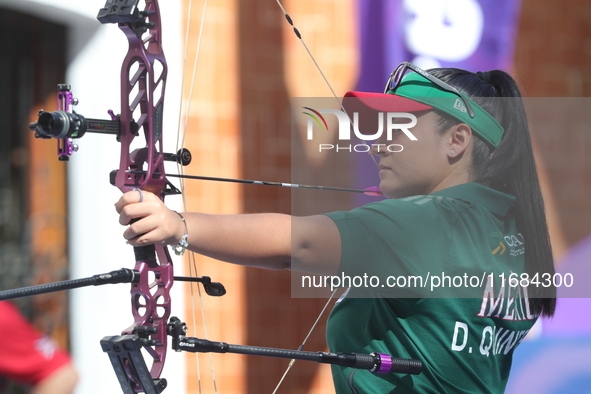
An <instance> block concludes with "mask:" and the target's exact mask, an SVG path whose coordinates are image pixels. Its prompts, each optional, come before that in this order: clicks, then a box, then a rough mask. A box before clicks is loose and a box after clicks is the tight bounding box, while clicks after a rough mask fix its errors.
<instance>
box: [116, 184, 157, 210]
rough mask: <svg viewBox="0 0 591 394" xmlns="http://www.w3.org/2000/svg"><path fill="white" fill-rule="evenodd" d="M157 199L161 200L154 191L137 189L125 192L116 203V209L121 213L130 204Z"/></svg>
mask: <svg viewBox="0 0 591 394" xmlns="http://www.w3.org/2000/svg"><path fill="white" fill-rule="evenodd" d="M156 200H158V201H160V199H159V198H158V197H157V196H156V195H155V194H154V193H150V192H147V191H145V190H140V189H136V190H132V191H130V192H127V193H124V194H123V195H122V196H121V198H120V199H119V201H117V202H116V203H115V209H116V210H117V213H121V210H122V209H123V208H125V207H126V206H128V205H130V204H137V203H140V202H154V201H156Z"/></svg>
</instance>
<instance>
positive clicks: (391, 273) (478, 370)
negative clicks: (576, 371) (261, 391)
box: [327, 183, 537, 393]
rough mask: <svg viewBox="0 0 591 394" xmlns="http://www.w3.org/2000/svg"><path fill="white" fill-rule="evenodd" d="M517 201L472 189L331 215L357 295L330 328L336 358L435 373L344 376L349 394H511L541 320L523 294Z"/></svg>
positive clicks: (339, 372) (340, 374) (339, 377)
mask: <svg viewBox="0 0 591 394" xmlns="http://www.w3.org/2000/svg"><path fill="white" fill-rule="evenodd" d="M514 202H515V198H514V197H512V196H509V195H507V194H504V193H501V192H498V191H495V190H493V189H490V188H487V187H485V186H482V185H479V184H476V183H468V184H462V185H458V186H455V187H451V188H449V189H445V190H441V191H439V192H436V193H433V194H431V195H428V196H413V197H408V198H403V199H398V200H384V201H381V202H377V203H373V204H368V205H366V206H363V207H361V208H357V209H354V210H352V211H349V212H334V213H331V214H328V216H329V217H330V218H331V219H332V220H333V221H334V222H335V223H336V225H337V227H338V229H339V232H340V234H341V241H342V260H341V276H342V279H343V283H347V282H346V280H345V279H346V278H349V284H347V286H351V287H352V291H351V292H350V293H349V295H348V296H347V297H345V298H343V299H341V300H339V302H337V304H336V305H335V307H334V309H333V311H332V313H331V316H330V318H329V321H328V327H327V340H328V344H329V347H330V350H331V351H332V352H345V353H353V352H354V353H386V354H389V355H391V356H393V357H400V358H411V359H417V360H420V361H421V362H422V363H423V372H422V373H421V374H419V375H402V374H385V375H378V374H373V373H371V372H370V371H366V370H353V369H352V368H344V367H338V366H334V367H333V378H334V383H335V388H336V391H337V393H350V392H357V393H446V392H447V393H502V392H503V391H504V388H505V386H506V384H507V379H508V377H509V370H510V367H511V359H512V354H513V351H514V349H515V348H516V346H517V345H518V344H519V343H520V342H521V340H522V339H523V338H524V337H525V335H526V334H527V332H528V331H529V329H530V328H531V327H532V326H533V324H534V323H535V321H536V318H537V316H534V315H533V314H532V313H531V311H530V306H529V299H528V296H527V288H526V287H521V286H520V285H519V283H520V282H519V278H520V276H519V275H520V274H521V273H523V272H524V239H523V237H522V236H521V234H520V233H519V232H518V230H517V227H516V225H515V217H514V215H513V213H512V207H513V203H514ZM363 278H365V279H364V280H362V279H363ZM368 278H369V279H368Z"/></svg>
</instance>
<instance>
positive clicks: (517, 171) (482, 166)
mask: <svg viewBox="0 0 591 394" xmlns="http://www.w3.org/2000/svg"><path fill="white" fill-rule="evenodd" d="M429 73H431V74H432V75H434V76H435V77H437V78H439V79H441V80H443V81H445V82H447V83H449V84H450V85H452V86H454V87H455V88H457V89H458V90H460V91H461V92H462V93H463V94H465V95H467V96H469V97H470V98H471V99H472V100H474V101H475V102H476V103H477V104H478V105H480V106H481V107H482V108H484V109H485V110H486V111H487V112H488V113H490V114H491V115H492V116H493V117H494V118H495V119H496V120H497V121H498V122H499V123H500V124H501V125H502V126H503V128H504V129H505V134H504V135H503V138H502V139H501V142H500V143H499V145H498V146H497V147H496V148H492V147H491V146H489V145H487V143H485V142H484V141H483V140H481V139H480V138H478V136H475V138H474V149H473V157H472V169H471V171H472V178H473V179H474V182H476V183H480V184H482V185H485V186H488V187H490V188H492V189H496V190H498V191H501V192H505V193H508V194H511V195H513V196H515V198H516V203H515V206H514V210H515V216H516V220H517V228H518V229H519V230H520V231H521V233H522V234H523V236H524V239H525V240H526V250H525V269H526V272H527V274H528V275H529V278H534V277H537V278H539V279H540V281H541V280H542V275H544V274H549V275H552V277H553V275H554V272H555V271H554V261H553V258H552V246H551V244H550V237H549V234H548V226H547V222H546V213H545V209H544V200H543V197H542V191H541V188H540V183H539V179H538V174H537V170H536V163H535V159H534V153H533V148H532V143H531V138H530V133H529V126H528V122H527V116H526V113H525V107H524V104H523V100H522V97H521V93H520V91H519V88H518V86H517V83H516V82H515V80H514V79H513V78H512V77H511V76H510V75H509V74H507V73H505V72H503V71H500V70H493V71H488V72H478V73H476V74H473V73H470V72H468V71H464V70H459V69H453V68H447V69H433V70H429ZM458 122H459V121H457V120H455V119H450V118H449V117H444V118H443V120H442V124H441V126H443V127H445V129H447V128H449V127H451V126H452V125H453V124H457V123H458ZM528 294H529V296H530V297H531V299H530V306H531V307H532V312H533V313H534V314H536V315H543V316H548V317H551V316H552V315H553V314H554V311H555V309H556V288H554V287H549V288H544V287H537V286H529V287H528Z"/></svg>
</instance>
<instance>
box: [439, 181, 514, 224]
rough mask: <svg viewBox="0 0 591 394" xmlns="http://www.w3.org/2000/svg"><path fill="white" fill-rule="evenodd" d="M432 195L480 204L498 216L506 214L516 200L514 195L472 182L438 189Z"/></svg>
mask: <svg viewBox="0 0 591 394" xmlns="http://www.w3.org/2000/svg"><path fill="white" fill-rule="evenodd" d="M432 195H435V196H442V197H450V198H456V199H458V200H462V201H466V202H469V203H475V204H480V205H482V206H484V207H485V208H486V209H488V210H489V211H491V212H492V213H494V214H497V215H500V216H506V215H507V213H508V212H509V209H510V208H511V207H512V206H513V204H514V203H515V200H516V199H515V197H514V196H511V195H509V194H506V193H502V192H500V191H498V190H494V189H491V188H490V187H486V186H483V185H481V184H478V183H472V182H471V183H463V184H461V185H457V186H452V187H450V188H447V189H443V190H439V191H437V192H434V193H432Z"/></svg>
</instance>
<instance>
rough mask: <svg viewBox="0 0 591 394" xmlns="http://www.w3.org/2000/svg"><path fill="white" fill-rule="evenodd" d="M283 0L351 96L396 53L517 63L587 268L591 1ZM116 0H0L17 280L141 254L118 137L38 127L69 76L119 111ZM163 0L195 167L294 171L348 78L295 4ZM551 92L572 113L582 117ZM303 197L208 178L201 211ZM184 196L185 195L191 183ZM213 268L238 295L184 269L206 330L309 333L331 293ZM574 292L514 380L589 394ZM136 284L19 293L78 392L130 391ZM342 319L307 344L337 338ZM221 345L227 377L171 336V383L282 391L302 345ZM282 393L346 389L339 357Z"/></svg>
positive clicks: (583, 317)
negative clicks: (125, 343)
mask: <svg viewBox="0 0 591 394" xmlns="http://www.w3.org/2000/svg"><path fill="white" fill-rule="evenodd" d="M283 5H284V7H285V9H286V10H287V12H288V13H289V14H290V15H291V17H292V19H293V20H294V22H295V25H296V26H297V27H298V29H299V30H300V32H301V33H302V35H303V38H304V40H305V41H306V44H307V45H308V47H309V49H310V51H311V53H312V54H313V55H314V57H315V59H316V61H317V62H318V64H319V65H320V67H321V69H322V71H323V72H324V74H325V75H326V78H327V79H328V81H329V82H330V85H331V86H332V89H333V90H334V91H335V92H336V94H337V95H339V96H342V95H343V94H344V93H345V92H346V91H347V90H354V89H358V90H368V91H378V92H380V91H382V89H383V86H384V84H385V81H386V80H387V78H388V76H389V74H390V72H391V71H392V69H394V68H395V67H396V65H398V63H400V62H401V61H412V62H414V63H416V64H417V65H419V66H421V67H424V68H429V67H438V66H444V67H460V68H465V69H468V70H471V71H483V70H489V69H495V68H500V69H504V70H506V71H509V72H511V73H512V74H513V75H514V76H515V78H516V79H517V80H518V82H519V83H520V85H521V86H522V89H523V93H524V95H525V96H526V97H531V98H541V99H540V100H542V101H536V100H538V99H532V100H529V99H528V108H531V111H532V112H531V114H530V115H531V118H530V122H531V128H532V136H533V140H534V145H535V149H536V155H537V160H538V165H539V171H540V174H541V177H542V181H543V191H544V194H545V198H546V203H547V212H548V218H549V222H550V233H551V238H552V244H553V248H554V253H555V259H556V264H557V267H558V271H560V272H571V273H573V275H574V276H575V279H576V280H578V281H580V282H585V281H589V280H591V279H590V277H591V268H590V266H591V205H590V204H589V195H591V154H590V153H591V133H589V130H588V126H587V124H588V123H589V122H588V120H587V119H586V116H587V114H589V113H590V112H589V109H591V101H589V98H588V96H590V93H591V76H590V73H589V71H590V70H591V2H587V1H579V0H560V1H559V0H548V1H544V2H540V1H535V0H285V1H284V2H283ZM103 6H104V3H103V1H101V0H98V1H85V2H79V1H75V0H59V1H58V0H37V1H33V0H0V33H1V36H2V37H4V38H3V39H2V40H0V119H2V127H0V141H1V142H0V289H1V290H4V289H11V288H16V287H22V286H28V285H32V284H41V283H47V282H54V281H59V280H64V279H68V278H78V277H85V276H91V275H94V274H97V273H102V272H108V271H111V270H113V269H117V268H121V267H131V266H132V265H133V262H134V260H133V253H132V251H131V248H130V247H126V245H125V244H124V242H123V239H122V238H121V234H122V232H123V228H122V227H120V226H119V225H118V224H117V215H116V213H115V211H114V209H113V208H112V204H113V203H115V202H116V201H117V199H118V198H119V196H120V192H119V191H118V190H117V189H116V188H114V187H112V186H111V185H110V184H109V181H108V174H109V172H110V171H111V170H113V169H115V168H117V166H118V163H119V147H118V144H117V142H116V141H115V139H114V138H113V137H109V136H96V135H88V136H85V137H84V138H83V139H81V140H79V142H78V144H79V145H80V151H79V152H77V153H76V154H75V155H74V156H73V157H72V159H71V160H70V162H69V163H63V162H59V161H58V160H57V157H56V154H55V152H56V147H55V141H46V140H35V139H34V138H33V134H34V133H33V132H31V131H29V130H28V124H29V123H30V122H31V121H34V120H36V116H37V111H38V110H39V109H41V108H43V109H45V110H46V111H50V110H55V109H56V102H55V101H56V100H55V94H56V85H57V84H58V83H64V82H65V83H68V84H71V85H72V90H73V92H74V96H75V97H77V98H79V100H80V105H79V106H78V107H77V108H76V111H77V112H79V113H81V114H84V115H85V116H86V117H92V118H102V119H107V116H108V115H107V110H108V109H113V110H114V111H115V112H116V113H117V112H118V108H119V106H120V102H119V92H120V88H119V75H120V74H119V73H120V67H121V61H122V59H123V56H124V55H125V53H126V51H127V44H126V40H125V39H124V36H123V34H122V33H121V32H120V31H119V29H117V28H116V27H115V26H102V25H100V24H99V23H98V22H97V21H96V14H97V12H98V10H99V9H100V8H102V7H103ZM160 7H161V11H162V14H163V25H164V28H163V35H164V45H165V52H166V56H167V61H168V67H169V79H168V85H167V91H166V101H165V103H166V104H165V107H166V109H165V125H166V126H165V127H166V130H165V135H166V136H167V138H168V139H167V142H166V145H165V149H166V150H167V151H170V152H173V151H175V150H176V148H175V146H176V145H178V143H177V141H176V135H177V133H178V131H180V132H181V133H183V134H184V135H185V140H184V146H185V147H186V148H188V149H189V150H191V152H192V153H193V157H194V160H193V163H192V164H191V165H190V166H189V167H187V168H186V170H185V172H186V173H189V174H198V175H209V176H224V177H234V178H245V179H259V180H266V181H283V182H290V179H291V177H292V161H293V158H292V157H291V149H290V146H291V122H292V120H291V113H290V99H291V98H292V97H328V96H331V91H330V88H329V87H328V86H327V85H326V83H325V82H324V80H323V78H322V76H321V75H320V73H319V72H318V71H317V70H316V69H315V67H314V64H313V61H312V60H311V59H310V57H309V56H308V54H307V52H306V50H305V49H304V47H303V46H302V45H301V43H299V42H298V41H299V40H298V39H297V38H296V37H295V35H294V34H293V32H292V29H291V27H290V26H289V25H288V23H287V22H286V21H285V19H284V16H283V14H282V12H281V9H280V7H279V6H278V5H277V3H276V2H275V1H273V0H241V1H239V0H211V1H209V2H208V4H207V8H206V11H205V18H204V19H203V20H204V23H203V26H201V25H202V19H201V18H202V13H203V9H204V2H203V1H202V0H195V1H193V2H192V4H190V3H189V1H188V0H167V1H163V2H162V4H161V5H160ZM187 26H188V41H185V36H186V31H187ZM201 27H203V36H202V39H201V42H200V43H199V42H198V37H199V29H200V28H201ZM198 47H200V50H199V53H198V54H199V60H198V62H197V64H196V66H193V59H194V58H195V54H196V53H197V48H198ZM185 48H186V49H187V55H186V58H187V59H188V60H187V61H186V63H187V65H186V66H185V65H184V64H185V61H184V58H185ZM193 73H194V77H193ZM566 98H568V99H566ZM565 100H567V101H565ZM568 100H572V101H568ZM569 102H570V103H572V106H571V105H569V104H568V103H569ZM530 106H531V107H530ZM540 108H542V110H540ZM547 108H550V109H552V108H564V109H565V111H566V110H567V109H568V110H570V112H568V113H569V115H568V116H566V115H565V114H564V112H561V111H558V112H552V111H549V110H546V109H547ZM572 108H575V109H576V111H572ZM534 115H535V116H534ZM571 115H572V116H571ZM298 160H300V159H298ZM306 164H307V165H308V166H309V167H311V168H312V169H314V171H315V172H316V180H317V182H319V184H325V185H331V186H341V185H340V184H339V178H338V177H335V174H336V175H339V174H338V173H337V172H336V171H335V169H334V167H330V168H327V167H325V166H324V163H322V162H311V163H306ZM372 166H374V164H373V163H372V162H371V160H368V158H367V157H363V158H362V159H360V160H359V163H356V166H355V168H354V169H351V168H347V171H343V172H344V173H345V177H346V176H347V175H348V174H349V173H355V174H357V175H356V176H357V177H359V178H362V179H365V180H367V179H371V177H374V179H377V177H376V176H375V175H372V173H373V172H375V171H372V170H375V168H373V167H372ZM320 182H322V183H320ZM365 186H367V185H365ZM300 193H301V192H300ZM310 193H315V192H310ZM311 196H313V197H310V195H309V196H308V198H313V200H314V201H315V204H316V205H315V209H317V210H318V211H319V212H325V211H331V210H334V207H332V206H331V202H332V201H333V200H332V199H331V198H325V197H324V196H325V195H324V194H322V192H320V193H318V194H312V195H311ZM293 197H294V196H293V195H292V193H291V192H290V190H287V189H281V188H263V187H257V186H248V185H245V186H241V185H232V184H220V183H212V182H199V181H191V182H187V184H186V207H185V209H186V210H188V211H191V210H192V211H202V212H209V213H241V212H286V213H287V212H290V211H291V209H292V204H294V201H293ZM347 198H349V197H347ZM168 201H170V203H169V205H171V206H175V207H178V208H179V209H181V208H182V201H181V199H180V198H178V197H172V198H170V199H169V200H168ZM362 202H363V201H357V200H354V201H353V203H357V204H360V203H362ZM185 266H186V264H185V262H184V261H177V262H176V266H175V267H176V274H179V273H180V274H189V272H188V270H187V269H185ZM197 266H198V270H199V274H205V275H209V276H211V277H212V278H213V280H215V281H220V282H223V283H224V285H225V286H226V288H227V289H228V294H227V295H226V296H224V297H222V298H219V299H216V298H205V297H204V298H203V299H201V300H200V299H199V298H196V299H195V300H194V301H193V300H192V297H191V295H190V290H189V288H188V287H186V286H184V285H181V284H178V283H177V284H176V286H175V293H174V295H173V297H174V298H173V315H175V314H176V315H178V316H180V317H181V318H182V319H184V320H185V321H186V322H187V324H188V325H189V326H190V327H191V329H193V327H195V329H196V330H197V331H196V332H194V333H193V332H191V333H190V335H193V336H199V337H205V336H206V335H208V336H209V338H210V339H213V340H220V341H224V342H228V343H235V344H250V345H258V346H268V347H277V348H288V349H289V348H291V349H294V348H297V347H298V346H299V345H300V344H301V343H302V341H303V339H304V337H305V336H306V334H307V333H308V331H309V329H310V327H311V326H312V324H313V322H314V321H315V319H316V317H317V316H318V314H319V313H320V311H321V310H322V308H323V306H324V304H325V303H326V299H295V298H292V297H291V292H290V283H291V277H290V273H289V272H266V271H262V270H244V269H242V268H240V267H233V266H229V265H224V264H216V263H215V262H213V261H210V260H207V259H204V258H201V257H197ZM589 284H590V285H591V282H590V283H589ZM560 295H561V296H563V298H561V299H560V300H559V302H558V313H557V315H556V317H555V318H554V319H552V320H548V321H542V322H540V324H538V325H537V326H536V329H535V332H533V333H531V335H530V337H529V338H528V339H527V340H526V341H524V342H523V343H522V345H521V346H520V347H519V348H518V350H517V351H516V355H515V359H514V369H513V372H512V376H511V379H510V382H509V386H508V389H507V392H510V393H517V392H519V393H529V392H531V393H533V392H535V393H564V392H572V393H575V392H576V393H591V317H590V316H589V314H590V312H591V303H590V302H589V299H588V298H572V295H569V294H566V293H560ZM575 296H576V295H575ZM128 297H129V295H128V288H127V286H126V285H118V286H113V287H110V288H108V287H99V288H91V289H80V290H75V291H72V292H69V293H55V294H51V295H44V296H37V297H32V298H28V299H21V300H18V301H17V302H16V304H17V305H18V306H19V308H20V309H21V311H23V313H24V314H25V315H26V316H27V317H28V318H29V319H31V320H32V321H33V322H34V324H35V325H36V326H37V327H38V328H39V329H40V330H41V331H43V332H45V333H47V334H48V335H51V336H52V337H53V338H55V339H56V340H57V341H58V342H59V343H60V344H61V345H62V346H63V347H64V348H67V349H69V350H70V351H71V352H72V354H73V356H74V361H75V364H76V366H77V368H78V370H79V372H80V374H81V381H80V384H79V386H78V390H77V392H78V393H84V394H89V393H106V392H109V393H110V392H118V390H119V389H118V383H117V381H116V378H115V375H114V373H113V371H112V368H111V366H110V363H109V361H108V357H107V356H106V355H104V354H103V353H102V351H101V349H100V346H99V340H100V339H101V338H102V337H103V336H106V335H116V334H118V333H119V332H120V331H122V330H123V329H125V328H126V327H127V326H128V325H129V324H131V321H132V320H131V316H130V313H129V306H128V304H127V302H128V301H127V300H128ZM193 311H195V312H196V315H197V316H196V317H195V318H194V319H193V317H192V315H193ZM202 311H203V313H202ZM326 317H327V314H326V315H324V316H323V318H322V319H321V321H320V324H319V326H318V327H317V328H316V329H315V331H314V332H313V333H312V335H311V338H310V340H309V341H308V343H307V345H306V349H307V350H313V351H318V350H325V349H326V347H325V339H324V323H325V321H326ZM0 318H1V317H0ZM204 320H206V325H205V327H206V328H204V324H203V323H204ZM0 355H1V349H0ZM211 359H212V360H213V366H214V368H213V370H214V371H215V382H216V383H215V386H216V388H214V383H213V379H212V377H211V373H210V372H209V371H210V369H211V368H210V366H209V364H210V356H208V355H200V356H199V357H198V358H196V357H194V356H190V355H184V354H176V353H172V352H170V353H169V356H168V360H167V366H166V367H165V370H164V374H163V376H165V377H166V378H167V379H168V381H169V383H170V386H169V388H168V389H167V391H170V392H175V393H197V392H199V390H202V392H215V390H216V389H217V391H218V392H220V393H245V392H248V393H266V392H269V393H271V392H272V391H273V389H274V387H275V386H276V384H277V382H278V381H279V379H280V377H281V375H282V374H283V371H284V370H285V368H286V367H287V363H288V362H287V361H282V360H274V359H264V358H255V357H244V356H238V355H213V356H211ZM197 364H198V365H199V367H198V365H197ZM279 392H285V393H330V392H332V384H331V378H330V368H329V367H328V366H324V365H316V364H313V363H305V362H297V363H296V364H295V366H294V367H293V368H292V370H291V372H290V373H289V374H288V375H287V378H286V380H285V382H284V383H283V385H282V387H281V389H280V390H279Z"/></svg>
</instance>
